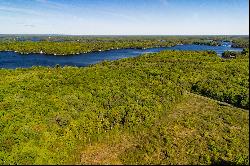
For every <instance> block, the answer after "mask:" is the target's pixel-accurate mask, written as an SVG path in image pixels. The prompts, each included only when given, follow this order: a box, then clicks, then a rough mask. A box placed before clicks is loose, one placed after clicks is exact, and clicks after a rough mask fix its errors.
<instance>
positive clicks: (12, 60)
mask: <svg viewBox="0 0 250 166" xmlns="http://www.w3.org/2000/svg"><path fill="white" fill-rule="evenodd" d="M163 50H190V51H204V50H213V51H216V52H217V54H218V55H219V56H220V55H221V54H222V53H223V52H225V51H227V50H229V51H242V48H232V47H231V45H230V44H229V43H224V44H223V45H222V46H207V45H192V44H190V45H176V46H174V47H163V48H149V49H120V50H109V51H103V52H92V53H85V54H79V55H72V56H54V55H44V54H29V55H21V54H18V53H15V52H0V68H8V69H15V68H29V67H32V66H51V67H54V66H55V65H57V64H59V65H60V66H78V67H83V66H89V65H91V64H96V63H99V62H102V61H104V60H117V59H122V58H128V57H136V56H139V55H141V54H145V53H156V52H160V51H163Z"/></svg>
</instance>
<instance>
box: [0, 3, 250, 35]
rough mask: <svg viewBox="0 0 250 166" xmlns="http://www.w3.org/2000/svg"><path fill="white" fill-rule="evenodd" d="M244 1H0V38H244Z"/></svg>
mask: <svg viewBox="0 0 250 166" xmlns="http://www.w3.org/2000/svg"><path fill="white" fill-rule="evenodd" d="M248 5H249V0H0V22H1V23H0V34H72V35H211V34H213V35H217V34H227V35H230V34H238V35H248V34H249V30H248V29H249V21H248V20H249V7H248Z"/></svg>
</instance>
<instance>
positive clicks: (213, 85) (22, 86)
mask: <svg viewBox="0 0 250 166" xmlns="http://www.w3.org/2000/svg"><path fill="white" fill-rule="evenodd" d="M54 44H55V45H57V44H58V43H54ZM64 44H65V43H64ZM64 44H63V45H64ZM38 45H39V44H38ZM65 49H67V47H66V48H65ZM248 62H249V60H248V59H232V60H224V59H221V58H219V57H218V56H217V55H216V54H214V53H213V52H198V51H196V52H192V51H186V52H182V51H164V52H161V53H158V54H147V55H142V56H139V57H136V58H128V59H122V60H118V61H114V62H107V61H106V62H103V63H100V64H97V65H93V66H91V67H86V68H76V67H63V68H61V67H60V66H56V67H55V68H46V67H33V68H30V69H16V70H9V69H1V70H0V78H1V79H0V130H1V136H0V164H72V163H76V162H78V161H79V156H80V153H81V149H82V147H84V146H86V145H87V144H90V143H93V142H95V141H98V139H99V138H100V137H101V136H102V135H105V133H109V132H111V131H121V130H126V131H128V132H129V133H137V132H139V131H143V130H145V129H150V128H151V127H152V126H154V124H155V123H156V122H157V121H158V120H159V119H160V117H161V116H163V115H165V114H168V112H169V111H171V109H172V108H173V107H174V106H175V104H176V103H178V102H180V101H181V100H182V99H183V94H185V92H186V91H193V92H196V93H198V94H202V95H205V96H208V97H211V98H214V99H216V100H220V101H226V102H228V103H231V104H233V105H235V106H238V107H242V108H249V107H248V105H249V98H248V94H249V90H248V86H249V82H248V77H249V71H248V67H249V64H248ZM239 114H240V113H239ZM197 116H199V115H197ZM223 116H224V115H223ZM236 117H237V116H235V115H228V116H226V117H224V118H225V121H227V123H228V124H230V125H234V123H235V121H236V120H233V121H232V120H231V119H234V118H236ZM206 120H207V121H205V120H204V122H203V123H205V122H208V124H207V126H206V127H209V128H213V124H211V123H209V118H208V119H206ZM180 121H181V122H182V123H183V125H184V126H185V127H189V128H192V127H193V125H194V124H195V123H196V122H195V121H192V120H190V119H189V120H187V119H185V118H184V119H180ZM155 132H156V133H155V134H154V132H153V133H152V134H153V135H155V139H153V140H151V138H149V142H148V143H145V145H146V146H148V147H147V148H146V149H147V151H148V153H150V154H153V153H154V151H158V150H160V149H161V144H160V143H159V144H158V143H157V140H158V139H159V140H161V139H162V141H163V142H168V143H170V144H167V145H166V146H173V145H171V142H172V139H173V138H172V137H169V136H168V134H167V133H164V131H162V132H163V133H162V134H161V135H163V136H158V129H157V130H156V131H155ZM223 136H225V137H226V136H227V135H223ZM244 139H245V137H244ZM208 141H212V140H209V139H208ZM230 141H233V140H231V139H230ZM237 141H239V142H240V143H242V144H243V145H244V144H245V142H244V141H243V142H241V140H237ZM210 143H211V146H210V147H211V149H212V151H214V153H215V154H214V155H217V150H216V149H217V145H216V141H215V144H213V142H208V144H210ZM164 146H165V145H164ZM232 146H233V147H234V148H236V145H235V144H233V145H232ZM143 148H144V147H143ZM163 152H164V153H165V152H166V153H165V154H166V155H168V154H169V152H167V151H163ZM192 152H193V149H192V147H190V151H189V153H188V154H187V155H188V156H189V157H191V156H192V155H190V154H192ZM140 153H141V152H140V151H138V155H139V154H140ZM219 153H221V152H220V151H219V152H218V154H219ZM239 153H240V151H239ZM132 156H133V155H132ZM204 160H210V158H209V156H207V157H205V158H204ZM244 160H245V159H244ZM138 161H141V160H138ZM241 161H242V159H239V162H241ZM152 162H153V163H158V162H157V160H152Z"/></svg>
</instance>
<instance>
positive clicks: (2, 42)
mask: <svg viewBox="0 0 250 166" xmlns="http://www.w3.org/2000/svg"><path fill="white" fill-rule="evenodd" d="M221 41H231V42H232V43H233V45H232V47H241V48H248V47H249V46H248V45H249V38H248V37H247V36H47V35H44V36H32V35H30V36H29V35H25V36H20V35H19V36H15V35H5V36H0V51H15V52H18V53H20V54H29V53H37V54H40V53H43V54H51V55H74V54H81V53H87V52H93V51H105V50H112V49H121V48H140V49H145V48H152V47H171V46H175V45H178V44H199V45H211V46H219V45H221Z"/></svg>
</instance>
